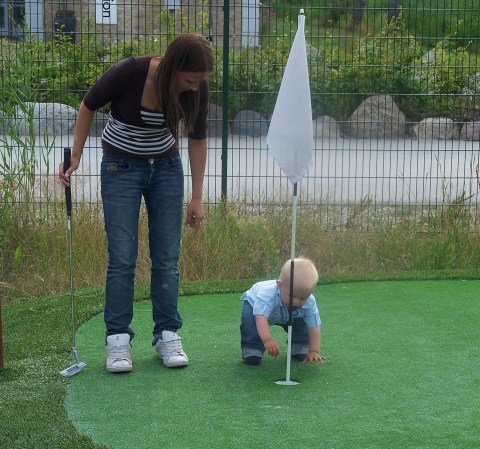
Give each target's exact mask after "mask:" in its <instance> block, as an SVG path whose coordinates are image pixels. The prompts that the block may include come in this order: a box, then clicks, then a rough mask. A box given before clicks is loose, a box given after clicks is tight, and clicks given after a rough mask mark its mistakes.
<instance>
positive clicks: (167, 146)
mask: <svg viewBox="0 0 480 449" xmlns="http://www.w3.org/2000/svg"><path fill="white" fill-rule="evenodd" d="M151 59H152V58H151V57H150V56H140V57H130V58H127V59H124V60H123V61H120V62H119V63H118V64H115V65H114V66H112V67H110V68H109V69H108V70H106V71H105V72H104V73H103V75H102V76H101V77H100V78H99V80H98V81H97V82H96V83H95V84H94V85H93V86H92V88H91V89H90V90H89V91H88V92H87V94H86V95H85V97H84V99H83V103H84V105H85V106H86V107H87V108H88V109H90V110H97V109H99V108H100V107H102V106H104V105H106V104H107V103H111V111H110V117H109V121H108V123H107V125H106V127H105V130H104V132H103V134H102V146H103V148H104V150H105V151H107V152H113V153H126V154H129V155H133V156H137V157H142V156H143V157H151V156H157V155H161V154H162V153H166V152H168V153H172V150H175V149H177V143H176V142H175V139H174V138H173V136H172V134H171V132H170V130H169V128H168V126H167V124H166V122H165V119H164V115H163V113H162V112H158V111H149V110H148V109H146V108H143V107H142V106H141V104H140V103H141V100H142V95H143V89H144V87H145V82H146V79H147V75H148V70H149V67H150V61H151ZM200 98H201V100H200V107H199V112H198V116H197V120H196V122H195V125H194V129H193V131H192V132H191V133H189V134H188V137H190V138H192V139H199V140H201V139H205V138H206V136H207V112H208V99H209V89H208V81H207V80H205V81H203V82H202V83H201V86H200Z"/></svg>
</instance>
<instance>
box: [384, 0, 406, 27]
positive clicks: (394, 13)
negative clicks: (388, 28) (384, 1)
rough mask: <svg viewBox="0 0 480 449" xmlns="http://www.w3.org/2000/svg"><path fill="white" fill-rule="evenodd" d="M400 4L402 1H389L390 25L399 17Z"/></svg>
mask: <svg viewBox="0 0 480 449" xmlns="http://www.w3.org/2000/svg"><path fill="white" fill-rule="evenodd" d="M400 3H402V1H401V0H388V19H387V22H388V23H390V22H391V21H392V19H393V18H394V17H398V13H399V12H400V11H399V10H400Z"/></svg>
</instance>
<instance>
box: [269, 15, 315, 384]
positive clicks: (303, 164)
mask: <svg viewBox="0 0 480 449" xmlns="http://www.w3.org/2000/svg"><path fill="white" fill-rule="evenodd" d="M267 144H268V147H269V149H270V151H271V152H272V155H273V158H274V159H275V161H276V162H277V164H278V165H279V166H280V168H281V169H282V171H283V172H284V173H285V174H286V175H287V177H288V179H289V181H290V182H291V183H292V184H293V201H292V202H293V204H292V235H291V250H290V299H289V303H288V305H287V306H288V324H287V332H288V348H287V372H286V380H279V381H277V382H276V383H277V384H279V385H297V384H298V382H295V381H292V380H291V378H290V371H291V355H292V334H293V286H294V276H295V237H296V228H297V200H298V189H297V187H298V185H297V183H298V182H299V181H300V180H301V179H302V177H303V176H305V175H306V173H307V171H308V167H309V165H310V161H311V157H312V152H313V129H312V104H311V98H310V84H309V76H308V60H307V49H306V42H305V13H304V10H303V9H301V10H300V15H299V16H298V29H297V33H296V35H295V39H294V40H293V43H292V48H291V51H290V54H289V56H288V60H287V64H286V66H285V71H284V73H283V78H282V83H281V85H280V89H279V92H278V96H277V101H276V103H275V108H274V110H273V114H272V119H271V121H270V127H269V129H268V134H267Z"/></svg>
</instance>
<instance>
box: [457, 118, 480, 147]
mask: <svg viewBox="0 0 480 449" xmlns="http://www.w3.org/2000/svg"><path fill="white" fill-rule="evenodd" d="M460 139H462V140H475V141H477V142H478V141H480V122H467V123H465V124H464V125H463V127H462V131H461V132H460Z"/></svg>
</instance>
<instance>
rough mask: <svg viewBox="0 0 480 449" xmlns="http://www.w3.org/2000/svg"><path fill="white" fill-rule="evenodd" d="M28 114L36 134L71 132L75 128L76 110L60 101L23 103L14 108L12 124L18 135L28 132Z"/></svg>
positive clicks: (52, 134)
mask: <svg viewBox="0 0 480 449" xmlns="http://www.w3.org/2000/svg"><path fill="white" fill-rule="evenodd" d="M30 116H31V118H32V125H33V130H34V131H35V134H36V135H37V136H43V135H45V134H46V135H48V136H55V135H62V134H71V133H73V131H74V130H75V119H76V116H77V111H76V110H75V109H74V108H72V107H71V106H68V105H66V104H61V103H24V104H22V105H21V106H20V105H18V106H16V108H15V122H14V123H12V125H13V126H14V127H15V128H16V130H17V131H18V133H19V134H20V135H27V134H29V133H30V129H29V128H30V126H29V122H30Z"/></svg>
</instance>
